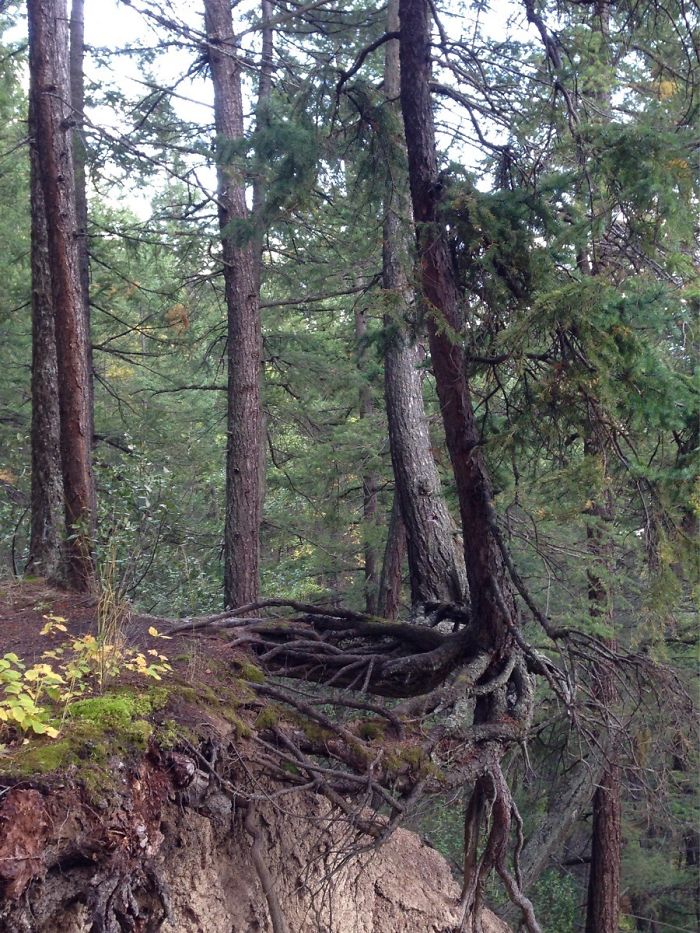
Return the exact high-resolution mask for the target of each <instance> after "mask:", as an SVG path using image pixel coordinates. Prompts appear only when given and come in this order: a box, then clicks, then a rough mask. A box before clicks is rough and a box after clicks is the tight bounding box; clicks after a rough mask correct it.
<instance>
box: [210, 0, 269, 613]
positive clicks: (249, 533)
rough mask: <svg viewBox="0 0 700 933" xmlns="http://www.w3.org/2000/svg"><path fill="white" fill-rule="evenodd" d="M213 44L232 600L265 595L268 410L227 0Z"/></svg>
mask: <svg viewBox="0 0 700 933" xmlns="http://www.w3.org/2000/svg"><path fill="white" fill-rule="evenodd" d="M204 11H205V25H206V32H207V49H208V56H209V64H210V67H211V74H212V81H213V84H214V116H215V124H216V132H217V136H218V141H219V158H218V163H217V174H218V182H219V195H218V196H219V226H220V229H221V241H222V251H223V261H224V285H225V293H226V308H227V316H228V441H227V450H226V519H225V527H224V600H225V604H226V605H227V606H234V607H235V606H241V605H243V604H244V603H248V602H251V601H253V600H255V599H257V596H258V592H259V566H260V521H261V511H262V510H261V498H262V496H261V469H260V464H261V458H262V453H261V451H262V436H263V432H262V409H261V403H260V363H261V351H262V337H261V326H260V294H259V270H258V266H259V258H258V257H259V246H258V242H257V238H256V237H255V235H254V234H253V231H252V230H249V231H246V230H245V228H244V226H243V225H245V222H246V221H247V220H248V209H247V206H246V199H245V180H244V178H243V177H242V175H241V172H240V170H239V169H238V168H237V167H236V165H235V164H233V163H232V162H231V161H230V160H229V159H227V158H226V151H225V143H226V142H227V141H228V142H235V141H238V140H240V139H242V138H243V100H242V96H241V72H240V64H239V61H238V57H237V46H236V40H235V37H234V34H233V25H232V20H231V7H230V4H229V3H228V2H227V0H205V2H204Z"/></svg>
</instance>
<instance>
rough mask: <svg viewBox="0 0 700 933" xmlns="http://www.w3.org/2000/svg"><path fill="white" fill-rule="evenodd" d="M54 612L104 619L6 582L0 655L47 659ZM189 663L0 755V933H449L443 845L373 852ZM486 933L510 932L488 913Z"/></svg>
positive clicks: (82, 624) (250, 707) (77, 622)
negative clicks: (263, 755) (273, 757)
mask: <svg viewBox="0 0 700 933" xmlns="http://www.w3.org/2000/svg"><path fill="white" fill-rule="evenodd" d="M47 612H53V613H54V614H60V615H62V616H64V617H66V618H67V619H68V620H69V622H70V625H71V629H74V627H75V626H77V627H78V628H79V629H80V630H84V629H85V628H86V627H89V626H90V625H91V620H92V621H94V606H91V605H90V603H89V601H87V602H86V601H83V602H80V603H77V602H76V603H73V604H71V602H70V599H69V597H67V596H66V595H65V594H59V593H56V592H54V591H50V590H47V589H46V588H39V587H34V588H32V587H23V588H21V589H18V588H9V589H8V590H6V592H5V594H4V595H0V656H2V654H4V653H5V652H6V651H8V650H14V651H16V652H17V653H18V654H21V656H22V657H24V658H26V659H27V660H28V661H33V660H35V659H36V658H39V657H40V656H41V653H42V649H43V648H45V647H46V636H41V635H40V630H41V627H42V623H43V616H44V615H45V614H46V613H47ZM148 622H149V620H148V619H143V620H135V624H137V625H138V627H139V629H140V631H142V632H143V631H146V629H147V627H148ZM144 626H145V628H144ZM134 637H135V639H136V640H138V637H139V636H138V633H136V634H135V636H134ZM51 638H53V636H50V637H49V639H51ZM200 649H201V643H200ZM178 650H181V647H180V645H179V644H178ZM192 663H193V662H192V658H190V657H188V656H184V655H183V656H182V660H181V661H180V665H181V666H182V667H183V669H184V670H180V671H179V673H178V671H177V670H176V672H175V674H174V675H173V679H172V683H167V684H165V685H158V686H156V687H153V686H149V685H148V684H146V685H145V686H144V684H143V683H139V682H138V681H136V682H135V681H134V678H133V677H131V678H129V679H127V681H126V682H125V683H122V684H115V685H113V686H114V688H113V689H112V690H111V691H109V692H107V693H105V694H104V695H102V696H100V697H96V698H93V699H86V700H81V701H78V702H77V703H76V704H74V707H73V710H74V711H73V713H72V714H71V715H70V716H68V717H67V718H66V720H65V722H64V723H63V725H62V731H61V735H60V736H59V738H58V739H56V740H53V741H51V740H49V739H47V738H45V737H39V738H32V739H31V740H30V742H29V743H28V744H27V745H23V744H22V742H21V740H19V739H16V740H15V742H14V744H13V743H12V742H10V743H9V745H8V747H7V748H6V749H5V751H4V753H0V933H57V931H61V933H125V931H134V933H150V931H162V933H232V931H233V933H248V931H251V933H252V931H260V933H263V931H266V933H267V931H269V933H452V931H454V930H455V929H456V928H457V927H458V925H459V919H460V917H459V910H458V898H459V887H458V885H457V883H456V882H455V880H454V879H453V877H452V875H451V872H450V868H449V865H448V863H447V862H446V861H445V860H444V859H443V858H442V856H441V855H440V854H439V853H438V852H436V851H435V850H433V849H431V848H430V847H429V846H426V845H425V844H423V843H422V842H421V840H420V839H419V837H418V836H416V835H415V834H413V833H410V832H408V831H405V830H400V829H399V830H397V831H396V832H395V833H394V834H393V835H392V836H391V837H390V838H389V840H388V841H387V842H385V844H384V845H383V846H381V847H380V848H378V849H377V848H376V847H374V846H373V843H372V840H371V839H369V838H368V837H366V836H363V835H362V834H360V833H359V832H358V831H357V829H356V828H355V827H353V826H352V825H351V823H350V822H348V820H347V818H346V817H344V816H342V815H339V814H338V811H334V810H332V809H331V807H330V805H329V804H328V802H327V801H326V800H325V799H324V798H321V797H319V796H318V795H316V794H315V793H313V792H312V791H311V790H310V789H307V790H293V791H290V788H287V787H283V786H281V785H277V784H272V783H270V782H269V781H267V780H265V779H264V778H262V777H261V775H260V774H259V772H258V771H257V770H256V766H255V765H254V764H253V763H252V760H251V758H250V756H249V755H248V752H247V744H248V742H247V736H250V734H251V728H252V727H253V723H254V720H255V717H256V716H257V715H258V714H259V705H258V706H256V703H257V701H255V700H250V699H249V698H248V696H247V695H246V692H245V684H243V683H241V681H240V680H239V679H237V678H233V679H231V677H230V675H229V681H228V682H226V683H224V682H223V681H222V682H221V683H218V682H217V681H216V678H217V677H219V676H223V674H222V673H221V672H220V671H219V670H218V669H216V668H215V667H214V664H213V662H212V661H210V660H209V659H208V658H207V657H206V656H205V658H204V659H202V658H201V657H200V658H199V659H197V667H196V670H194V672H193V670H192ZM184 673H187V674H188V677H187V678H183V676H182V675H183V674H184ZM183 680H184V685H183ZM213 685H215V686H217V688H218V689H217V690H216V691H213V689H212V686H213ZM5 741H7V738H6V739H5ZM483 931H484V933H507V931H508V927H507V926H505V924H503V923H502V922H501V921H499V920H497V918H495V917H494V916H493V915H492V914H487V916H486V918H485V921H484V926H483Z"/></svg>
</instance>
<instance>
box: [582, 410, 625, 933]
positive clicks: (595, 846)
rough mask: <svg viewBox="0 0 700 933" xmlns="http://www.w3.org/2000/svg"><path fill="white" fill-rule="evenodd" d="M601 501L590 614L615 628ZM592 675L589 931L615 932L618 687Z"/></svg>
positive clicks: (608, 677) (606, 515) (593, 429)
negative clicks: (595, 736)
mask: <svg viewBox="0 0 700 933" xmlns="http://www.w3.org/2000/svg"><path fill="white" fill-rule="evenodd" d="M599 435H600V428H599V426H598V425H596V424H595V422H594V421H592V420H591V421H590V423H589V426H588V428H587V438H586V442H585V450H586V454H587V455H588V456H592V457H593V456H597V457H602V458H603V464H604V466H603V473H604V476H606V475H607V469H606V467H605V462H606V458H605V441H604V439H602V438H600V437H599ZM601 500H602V501H601V502H600V503H594V504H593V506H592V507H591V508H590V509H589V514H590V515H591V516H592V517H593V518H595V519H596V521H597V523H593V522H589V524H588V527H587V529H586V536H587V539H588V550H589V551H590V554H591V557H592V566H591V568H590V569H589V571H588V599H589V612H590V616H591V619H592V620H593V621H594V622H603V623H605V624H606V625H608V626H610V627H612V625H613V623H614V619H613V607H612V598H611V592H610V584H609V580H610V577H611V574H612V559H613V555H612V551H611V547H610V544H609V542H608V541H607V540H606V535H605V531H604V529H603V528H602V527H601V523H610V522H612V518H613V503H612V496H611V494H610V491H609V490H607V489H605V490H603V492H602V493H601ZM606 643H607V644H608V646H609V647H610V648H612V649H615V648H617V643H616V641H615V639H614V638H613V637H610V638H608V639H606ZM593 676H594V683H593V695H594V697H595V699H596V700H597V702H598V703H599V704H600V705H601V709H602V713H603V716H604V718H605V719H606V720H607V723H606V731H607V734H608V748H609V751H608V756H607V759H606V762H605V765H604V768H603V773H602V776H601V778H600V781H599V782H598V784H597V786H596V789H595V793H594V794H593V825H592V828H591V867H590V872H589V876H588V897H587V904H586V933H617V929H618V924H619V919H620V854H621V832H622V830H621V824H622V800H621V797H622V794H621V778H620V768H619V765H618V749H617V744H618V743H617V738H616V735H617V731H618V730H617V726H616V723H615V715H614V709H615V706H616V705H617V702H618V699H619V697H618V695H617V690H616V688H615V681H614V673H613V672H612V671H611V670H609V669H608V668H607V667H606V666H605V665H604V664H602V663H601V664H599V665H598V666H597V668H596V669H595V671H594V673H593Z"/></svg>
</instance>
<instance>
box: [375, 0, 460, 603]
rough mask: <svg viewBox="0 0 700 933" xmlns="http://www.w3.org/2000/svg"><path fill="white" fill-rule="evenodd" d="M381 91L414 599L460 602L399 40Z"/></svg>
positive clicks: (393, 418) (385, 280)
mask: <svg viewBox="0 0 700 933" xmlns="http://www.w3.org/2000/svg"><path fill="white" fill-rule="evenodd" d="M398 6H399V5H398V0H391V2H390V4H389V9H388V15H387V30H388V31H390V32H393V31H396V30H397V29H398V12H399V8H398ZM384 94H385V96H386V98H387V101H388V102H389V103H388V106H390V107H392V109H393V110H394V112H395V115H396V117H397V124H398V126H397V131H396V134H395V136H394V138H393V139H390V140H389V141H388V148H389V150H390V153H391V155H390V158H391V160H392V161H395V163H396V164H395V166H394V168H395V169H396V170H395V171H393V172H392V171H391V170H390V172H389V177H388V178H387V184H386V192H385V196H384V246H383V272H382V285H383V288H384V300H385V302H386V305H387V308H388V309H387V311H386V312H385V314H384V333H385V339H386V346H385V351H384V394H385V398H386V408H387V418H388V422H389V442H390V446H391V461H392V466H393V470H394V478H395V481H396V495H397V497H398V500H399V508H400V514H401V518H402V519H403V523H404V526H405V529H406V545H407V550H408V567H409V577H410V583H411V600H412V602H413V603H414V604H421V603H427V602H452V603H462V602H464V601H465V600H466V597H467V593H466V589H467V585H466V575H465V572H464V566H463V561H462V557H461V554H460V553H459V550H458V548H457V546H456V543H455V540H454V536H453V533H452V520H451V518H450V514H449V511H448V509H447V505H446V504H445V500H444V498H443V495H442V489H441V485H440V477H439V475H438V471H437V467H436V465H435V460H434V458H433V453H432V446H431V443H430V433H429V430H428V422H427V418H426V415H425V408H424V404H423V387H422V379H421V374H420V370H419V368H418V367H419V362H420V359H419V348H418V347H417V346H416V345H415V344H412V343H411V340H410V337H409V317H410V315H411V313H412V310H413V309H414V307H415V296H414V293H413V289H412V288H411V286H410V284H409V269H410V268H411V265H412V258H411V257H412V254H413V248H412V244H411V242H410V234H411V227H410V225H411V219H412V217H411V205H410V199H409V196H408V192H407V191H406V190H405V188H404V186H403V185H402V183H401V178H402V177H403V176H404V175H405V172H406V168H405V159H406V144H405V139H404V137H403V133H402V131H401V126H400V115H399V112H398V106H397V101H398V97H399V94H400V67H399V43H398V41H397V40H392V41H390V42H388V43H387V51H386V60H385V65H384ZM387 570H388V568H387ZM383 575H384V576H386V573H384V574H383Z"/></svg>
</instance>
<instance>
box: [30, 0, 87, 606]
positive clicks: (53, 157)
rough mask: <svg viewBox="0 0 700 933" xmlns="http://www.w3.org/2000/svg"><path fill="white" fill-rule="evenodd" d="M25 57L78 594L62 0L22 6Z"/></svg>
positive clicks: (77, 433) (70, 564) (73, 299)
mask: <svg viewBox="0 0 700 933" xmlns="http://www.w3.org/2000/svg"><path fill="white" fill-rule="evenodd" d="M27 12H28V22H29V57H30V76H31V88H30V95H31V99H32V108H33V113H34V114H35V118H36V139H37V151H38V167H39V175H40V179H41V188H42V192H43V195H44V205H45V215H46V227H47V238H48V252H49V262H50V266H51V292H52V300H53V310H54V321H55V335H56V359H57V371H58V398H59V410H60V420H61V425H60V441H61V444H60V446H61V465H62V474H63V489H64V504H65V519H66V531H67V536H68V537H67V542H66V576H67V581H68V583H69V584H70V585H71V586H72V587H73V588H74V589H77V590H80V591H85V590H88V589H90V588H91V586H92V584H93V582H94V559H93V540H92V529H93V526H94V511H93V508H94V498H93V476H92V462H91V446H92V436H91V427H92V417H91V412H90V402H91V396H90V372H89V363H88V343H89V340H88V334H87V330H86V326H85V324H86V322H85V315H84V310H83V296H82V288H81V282H80V261H79V255H78V248H77V236H76V233H77V229H78V222H77V218H76V209H75V176H74V171H73V153H72V127H73V123H74V121H73V117H72V108H71V102H70V101H71V97H70V79H69V67H68V57H69V53H68V49H69V42H68V38H69V37H68V15H67V10H66V3H65V0H29V2H28V5H27Z"/></svg>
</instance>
